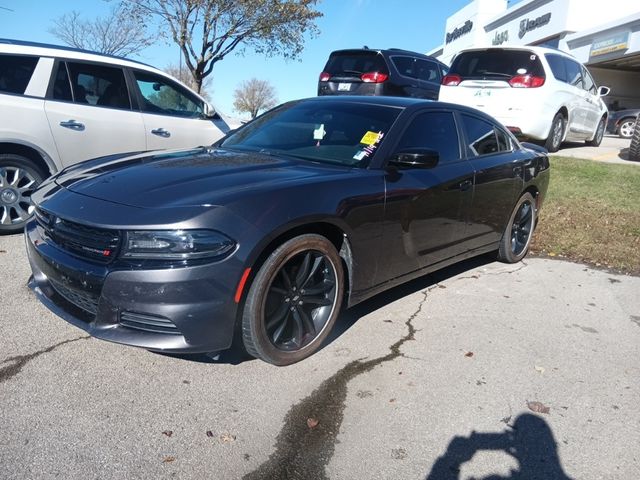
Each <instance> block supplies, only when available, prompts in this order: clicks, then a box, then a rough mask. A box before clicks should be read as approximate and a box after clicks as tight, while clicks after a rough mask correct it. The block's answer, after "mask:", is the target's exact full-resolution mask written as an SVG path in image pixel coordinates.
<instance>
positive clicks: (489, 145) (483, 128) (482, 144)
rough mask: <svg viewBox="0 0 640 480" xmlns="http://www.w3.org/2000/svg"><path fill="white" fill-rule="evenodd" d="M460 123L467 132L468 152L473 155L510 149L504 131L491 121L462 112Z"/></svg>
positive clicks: (477, 155) (509, 143)
mask: <svg viewBox="0 0 640 480" xmlns="http://www.w3.org/2000/svg"><path fill="white" fill-rule="evenodd" d="M461 117H462V123H463V125H464V129H465V130H466V132H467V141H468V142H469V143H468V145H467V146H468V150H469V153H470V154H471V155H472V156H474V157H479V156H482V155H490V154H492V153H498V152H504V151H508V150H511V148H512V147H511V142H510V141H509V137H508V136H507V135H506V133H504V132H502V131H501V130H500V129H497V128H495V126H494V125H493V124H492V123H489V122H487V121H485V120H482V119H481V118H478V117H473V116H471V115H466V114H462V115H461Z"/></svg>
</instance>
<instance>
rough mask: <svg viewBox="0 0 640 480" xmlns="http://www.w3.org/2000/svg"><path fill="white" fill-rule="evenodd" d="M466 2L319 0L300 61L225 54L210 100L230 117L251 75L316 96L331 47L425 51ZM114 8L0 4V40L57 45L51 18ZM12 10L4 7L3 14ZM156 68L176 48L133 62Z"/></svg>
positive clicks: (283, 91) (29, 0) (283, 90)
mask: <svg viewBox="0 0 640 480" xmlns="http://www.w3.org/2000/svg"><path fill="white" fill-rule="evenodd" d="M468 3H469V0H445V1H437V0H431V1H426V0H395V1H394V0H324V1H323V2H321V3H320V4H319V7H318V8H319V10H320V11H321V12H322V13H323V14H324V17H323V18H321V19H320V20H319V21H318V27H319V28H320V35H319V36H318V37H316V38H314V39H307V42H306V44H305V45H306V46H305V50H304V52H303V54H302V56H301V57H300V60H299V61H285V60H283V59H282V58H279V57H275V58H270V59H266V58H263V57H261V56H257V55H254V54H252V53H251V52H250V51H247V52H246V53H245V55H244V56H239V55H233V54H232V55H230V56H228V57H226V58H225V59H224V60H223V61H221V62H219V63H218V64H217V65H216V67H215V68H214V70H213V73H212V75H213V83H212V88H211V89H210V94H211V97H212V103H213V104H214V105H215V106H216V107H217V108H218V109H219V110H221V111H223V112H225V113H227V114H229V115H237V113H236V112H234V111H233V91H234V89H235V88H236V87H237V86H238V85H239V84H240V83H241V82H243V81H245V80H248V79H250V78H252V77H256V78H259V79H264V80H268V81H269V82H271V83H272V85H273V86H274V87H275V88H276V91H277V94H278V99H279V101H281V102H284V101H287V100H292V99H295V98H302V97H311V96H314V95H315V94H316V88H317V81H318V75H319V74H320V72H321V71H322V68H323V67H324V64H325V62H326V60H327V57H328V56H329V53H330V52H331V51H332V50H338V49H341V48H360V47H362V46H363V45H367V46H369V47H370V48H389V47H397V48H405V49H407V50H415V51H418V52H426V51H428V50H431V49H432V48H434V47H436V46H438V45H440V44H441V43H442V40H443V37H444V26H445V21H446V19H447V17H448V16H450V15H451V14H453V13H454V12H456V11H457V10H459V9H460V8H462V7H464V6H465V5H467V4H468ZM111 5H113V3H108V2H104V1H103V0H82V1H81V2H69V1H65V0H0V7H2V8H0V37H5V38H13V39H19V40H30V41H35V42H46V43H60V42H59V41H58V40H57V39H56V38H55V37H53V36H52V35H51V34H50V33H49V32H48V30H49V28H50V27H51V25H52V20H53V19H55V18H57V17H59V16H61V15H63V14H64V13H67V12H69V11H71V10H77V11H79V12H81V13H82V15H83V16H84V17H85V18H94V17H96V16H97V15H102V14H104V13H106V12H108V10H109V8H110V7H111ZM6 9H10V10H11V11H10V10H6ZM133 58H135V59H137V60H141V61H143V62H145V63H149V64H151V65H154V66H156V67H159V68H162V67H164V66H166V65H168V64H176V65H177V64H178V61H179V50H178V47H177V46H176V45H175V44H173V43H163V42H160V43H159V44H158V45H156V46H154V47H151V48H149V49H147V50H145V51H144V52H142V53H141V54H140V55H138V56H137V57H133Z"/></svg>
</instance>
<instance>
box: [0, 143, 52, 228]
mask: <svg viewBox="0 0 640 480" xmlns="http://www.w3.org/2000/svg"><path fill="white" fill-rule="evenodd" d="M44 178H45V176H44V175H43V174H42V173H41V172H40V171H39V170H38V168H36V167H35V166H34V165H33V163H32V162H31V161H30V160H29V159H27V158H25V157H22V156H20V155H13V154H3V155H0V234H11V233H19V232H21V231H22V229H23V228H24V226H25V224H26V223H27V221H28V220H29V219H30V218H31V216H32V215H33V206H32V204H31V193H33V191H34V190H35V189H36V188H37V187H38V185H40V184H41V183H42V181H43V180H44Z"/></svg>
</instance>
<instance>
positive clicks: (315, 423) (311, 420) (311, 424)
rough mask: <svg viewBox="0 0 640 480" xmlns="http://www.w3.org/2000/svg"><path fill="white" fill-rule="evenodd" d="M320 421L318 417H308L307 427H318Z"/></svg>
mask: <svg viewBox="0 0 640 480" xmlns="http://www.w3.org/2000/svg"><path fill="white" fill-rule="evenodd" d="M319 423H320V421H319V420H318V419H316V418H307V427H309V428H316V427H317V426H318V424H319Z"/></svg>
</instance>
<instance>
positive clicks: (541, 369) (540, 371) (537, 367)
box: [534, 365, 544, 375]
mask: <svg viewBox="0 0 640 480" xmlns="http://www.w3.org/2000/svg"><path fill="white" fill-rule="evenodd" d="M534 368H535V369H536V372H538V373H540V375H542V374H543V373H544V367H539V366H538V365H535V367H534Z"/></svg>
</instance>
